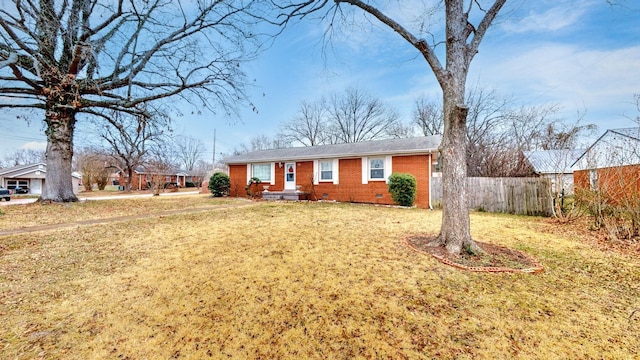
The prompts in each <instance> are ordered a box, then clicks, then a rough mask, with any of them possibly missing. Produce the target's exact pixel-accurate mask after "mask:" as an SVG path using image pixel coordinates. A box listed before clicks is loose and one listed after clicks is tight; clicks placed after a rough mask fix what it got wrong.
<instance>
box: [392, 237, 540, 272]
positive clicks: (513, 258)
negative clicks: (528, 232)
mask: <svg viewBox="0 0 640 360" xmlns="http://www.w3.org/2000/svg"><path fill="white" fill-rule="evenodd" d="M435 238H436V236H434V235H411V236H407V237H405V238H404V239H403V241H404V243H405V244H406V245H407V246H408V247H409V248H411V249H412V250H414V251H416V252H419V253H421V254H428V255H431V256H433V257H434V258H436V259H437V260H438V261H440V262H442V263H443V264H446V265H449V266H453V267H455V268H458V269H462V270H468V271H475V272H492V273H495V272H511V273H539V272H543V271H544V267H543V266H542V265H541V264H540V263H538V262H537V261H536V260H534V259H533V258H531V257H529V256H527V255H525V254H524V253H522V252H521V251H518V250H514V249H509V248H507V247H504V246H500V245H494V244H489V243H484V242H480V241H476V244H477V245H478V246H479V247H480V248H481V249H482V250H484V252H485V253H484V254H477V255H476V254H467V253H464V252H463V254H461V255H453V254H450V253H449V252H447V250H446V249H445V248H444V247H442V246H430V245H429V244H430V243H431V242H432V241H433V240H435Z"/></svg>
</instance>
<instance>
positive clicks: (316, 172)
mask: <svg viewBox="0 0 640 360" xmlns="http://www.w3.org/2000/svg"><path fill="white" fill-rule="evenodd" d="M323 161H332V162H333V163H332V164H331V177H332V179H331V180H321V179H320V178H321V177H322V176H321V174H322V169H321V168H320V163H321V162H323ZM339 166H340V159H321V160H313V184H314V185H318V184H320V183H321V182H323V183H333V184H334V185H338V184H339V183H340V182H339V180H338V179H339V178H340V177H339V173H338V167H339Z"/></svg>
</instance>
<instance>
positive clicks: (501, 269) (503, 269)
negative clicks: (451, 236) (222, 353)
mask: <svg viewBox="0 0 640 360" xmlns="http://www.w3.org/2000/svg"><path fill="white" fill-rule="evenodd" d="M410 236H414V235H410ZM410 236H405V237H403V238H402V242H403V243H404V245H405V246H407V247H408V248H409V249H411V250H413V251H415V252H417V253H419V254H423V255H430V256H432V257H434V258H435V259H436V260H438V261H440V262H441V263H443V264H445V265H449V266H452V267H454V268H457V269H460V270H466V271H472V272H488V273H499V272H509V273H524V274H537V273H541V272H544V267H543V266H542V264H540V263H539V262H538V261H536V260H535V259H533V258H532V257H531V256H528V255H526V254H525V256H526V257H527V258H528V259H529V260H530V261H531V262H532V263H533V264H534V267H530V268H525V269H514V268H507V267H494V266H466V265H462V264H458V263H456V262H453V261H451V260H449V259H447V258H444V257H442V256H439V255H435V254H432V253H430V252H427V251H423V250H420V249H417V248H415V247H414V246H413V245H411V244H409V241H408V240H407V238H409V237H410Z"/></svg>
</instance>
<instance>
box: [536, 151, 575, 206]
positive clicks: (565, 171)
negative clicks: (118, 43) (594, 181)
mask: <svg viewBox="0 0 640 360" xmlns="http://www.w3.org/2000/svg"><path fill="white" fill-rule="evenodd" d="M584 151H585V150H584V149H580V150H573V149H566V150H540V151H524V152H523V153H524V157H525V158H526V159H527V161H529V163H530V164H531V166H532V167H533V169H534V171H535V172H536V174H538V175H540V176H541V177H546V178H548V179H549V180H551V191H553V193H554V194H558V193H561V192H562V190H563V189H564V193H565V195H573V192H574V191H573V188H574V187H573V171H574V170H576V169H575V166H574V164H575V162H576V160H577V159H578V158H579V157H580V156H582V154H584Z"/></svg>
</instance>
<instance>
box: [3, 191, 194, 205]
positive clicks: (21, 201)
mask: <svg viewBox="0 0 640 360" xmlns="http://www.w3.org/2000/svg"><path fill="white" fill-rule="evenodd" d="M197 194H200V192H199V191H185V192H168V193H161V194H160V196H175V195H197ZM152 196H153V194H136V195H111V196H93V197H79V198H78V199H79V200H80V201H89V200H117V199H131V198H142V197H152ZM36 200H38V199H37V198H15V197H14V198H11V201H4V200H3V201H0V206H8V205H20V204H30V203H33V202H36Z"/></svg>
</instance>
